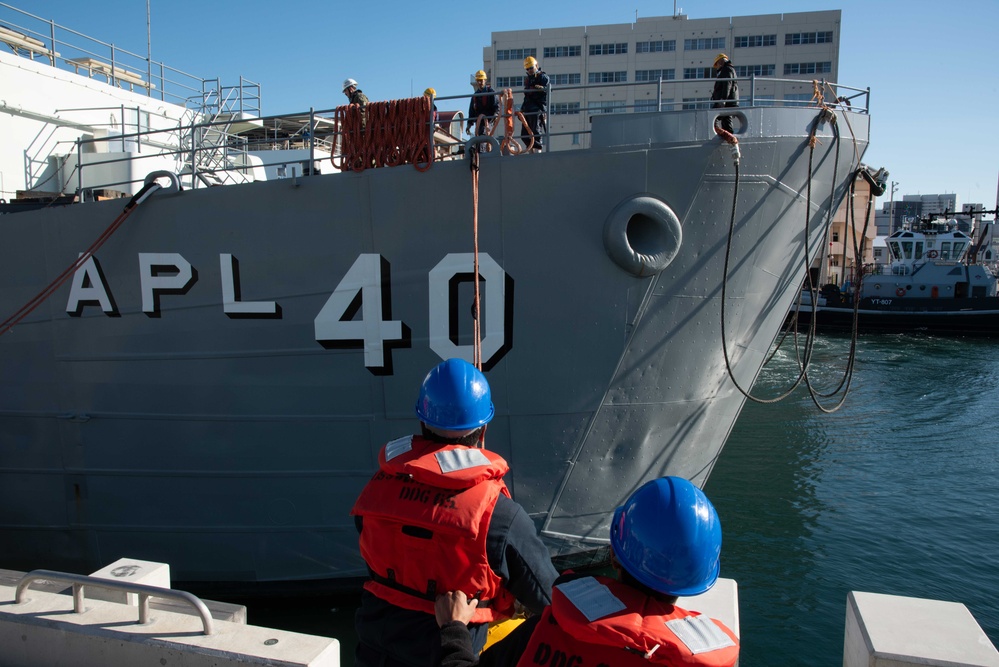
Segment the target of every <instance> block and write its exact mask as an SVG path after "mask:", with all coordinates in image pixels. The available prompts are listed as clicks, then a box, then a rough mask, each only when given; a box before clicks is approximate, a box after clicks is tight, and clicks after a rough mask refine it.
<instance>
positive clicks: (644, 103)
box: [635, 100, 659, 113]
mask: <svg viewBox="0 0 999 667" xmlns="http://www.w3.org/2000/svg"><path fill="white" fill-rule="evenodd" d="M645 111H659V103H658V102H657V101H656V100H635V113H641V112H645Z"/></svg>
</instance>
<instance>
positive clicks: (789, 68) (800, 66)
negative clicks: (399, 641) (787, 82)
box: [784, 60, 832, 74]
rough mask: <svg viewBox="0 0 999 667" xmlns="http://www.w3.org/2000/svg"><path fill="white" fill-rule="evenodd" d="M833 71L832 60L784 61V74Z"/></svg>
mask: <svg viewBox="0 0 999 667" xmlns="http://www.w3.org/2000/svg"><path fill="white" fill-rule="evenodd" d="M830 72H832V62H830V61H828V60H827V61H826V62H822V63H784V74H828V73H830Z"/></svg>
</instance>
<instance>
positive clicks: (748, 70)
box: [735, 65, 777, 77]
mask: <svg viewBox="0 0 999 667" xmlns="http://www.w3.org/2000/svg"><path fill="white" fill-rule="evenodd" d="M776 70H777V66H776V65H736V66H735V75H736V76H737V77H750V76H773V75H774V73H775V72H776Z"/></svg>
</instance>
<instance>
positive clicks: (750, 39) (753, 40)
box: [732, 35, 777, 49]
mask: <svg viewBox="0 0 999 667" xmlns="http://www.w3.org/2000/svg"><path fill="white" fill-rule="evenodd" d="M733 42H734V44H733V45H732V46H734V47H735V48H737V49H747V48H752V47H754V46H777V35H743V36H742V37H735V38H734V39H733Z"/></svg>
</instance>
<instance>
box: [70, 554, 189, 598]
mask: <svg viewBox="0 0 999 667" xmlns="http://www.w3.org/2000/svg"><path fill="white" fill-rule="evenodd" d="M90 576H91V577H97V578H98V579H108V580H110V581H120V582H125V583H129V584H142V585H144V586H157V587H159V588H170V566H169V565H168V564H166V563H154V562H152V561H148V560H138V559H136V558H119V559H118V560H116V561H115V562H113V563H111V564H110V565H108V566H107V567H103V568H101V569H100V570H97V571H96V572H94V573H93V574H91V575H90ZM84 596H85V597H87V598H90V599H92V600H108V601H109V602H119V603H121V604H130V605H132V606H133V607H135V606H138V604H139V599H138V596H137V595H135V593H125V592H124V591H109V590H107V589H104V588H98V587H97V586H89V587H86V588H85V589H84Z"/></svg>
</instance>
